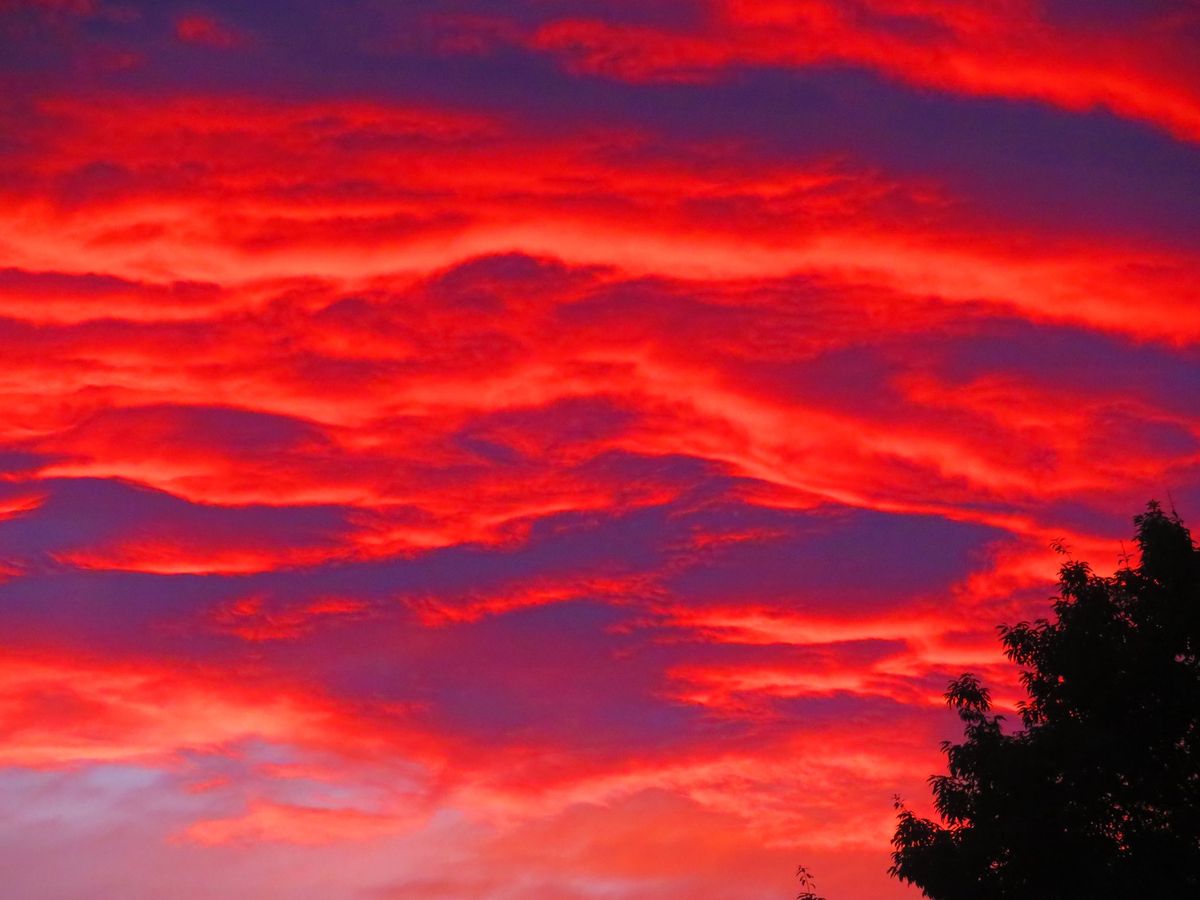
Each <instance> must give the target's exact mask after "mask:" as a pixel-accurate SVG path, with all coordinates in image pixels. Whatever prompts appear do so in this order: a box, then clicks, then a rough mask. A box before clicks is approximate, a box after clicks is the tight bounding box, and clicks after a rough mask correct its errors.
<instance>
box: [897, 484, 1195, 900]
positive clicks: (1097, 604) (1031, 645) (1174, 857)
mask: <svg viewBox="0 0 1200 900" xmlns="http://www.w3.org/2000/svg"><path fill="white" fill-rule="evenodd" d="M1134 523H1135V525H1136V531H1137V537H1136V541H1137V546H1138V549H1139V551H1140V553H1139V556H1140V560H1139V562H1138V564H1137V565H1136V566H1131V564H1130V561H1129V560H1125V561H1124V562H1123V563H1122V565H1121V568H1120V569H1118V571H1117V572H1116V573H1115V574H1114V575H1113V576H1112V577H1109V578H1102V577H1100V576H1097V575H1095V574H1094V573H1093V572H1092V571H1091V569H1090V568H1089V567H1088V565H1087V564H1086V563H1083V562H1067V563H1066V564H1065V565H1063V567H1062V569H1061V572H1060V576H1059V587H1060V591H1059V593H1060V596H1059V597H1058V599H1056V601H1055V603H1054V619H1053V621H1048V620H1045V619H1039V620H1037V621H1035V622H1033V623H1032V624H1031V623H1028V622H1022V623H1020V624H1018V625H1015V626H1012V627H1001V629H1000V634H1001V641H1002V642H1003V644H1004V648H1005V653H1006V654H1007V655H1008V657H1009V658H1010V659H1012V660H1013V661H1014V662H1016V663H1017V664H1018V665H1020V666H1021V668H1022V676H1021V680H1022V683H1023V684H1024V687H1025V689H1026V691H1027V692H1028V695H1029V699H1028V701H1027V702H1024V703H1022V704H1020V706H1019V709H1020V717H1021V725H1022V727H1021V729H1020V730H1016V731H1012V732H1006V731H1005V730H1004V729H1003V728H1002V725H1001V721H1002V718H1003V717H1001V716H997V715H993V714H991V712H990V697H989V693H988V690H987V688H986V687H984V686H983V685H982V684H980V682H979V681H978V679H976V678H975V677H974V676H972V675H969V674H968V675H963V676H962V677H961V678H959V679H958V680H957V681H954V682H952V683H951V685H950V687H949V689H948V690H947V692H946V701H947V703H948V705H949V706H951V707H952V708H953V709H955V710H957V711H958V715H959V717H960V718H961V719H962V722H963V731H964V738H963V741H962V743H958V744H954V743H950V742H946V743H944V744H943V746H942V749H943V750H944V751H945V753H946V757H947V774H945V775H936V776H934V777H933V778H931V779H930V783H931V785H932V789H933V800H934V806H935V808H936V810H937V813H938V816H939V818H940V820H941V821H940V822H935V821H932V820H929V819H923V818H918V817H917V816H916V815H914V814H913V813H912V812H911V811H909V810H908V809H906V808H905V807H904V806H903V804H901V803H900V802H899V801H897V809H898V811H899V822H898V824H897V827H896V833H895V836H894V837H893V839H892V843H893V847H894V852H893V854H892V860H893V865H892V867H891V869H890V872H891V874H892V875H893V876H895V877H898V878H900V879H902V880H903V881H907V882H910V883H912V884H914V885H916V886H917V887H919V888H921V890H922V891H923V892H924V893H925V895H926V896H928V897H930V898H932V900H1009V898H1022V900H1026V898H1036V900H1067V898H1071V900H1077V898H1131V900H1132V898H1141V897H1154V898H1160V897H1161V898H1176V897H1200V766H1198V761H1200V662H1198V659H1197V653H1198V650H1200V552H1198V551H1197V550H1196V548H1195V547H1194V545H1193V543H1192V538H1191V535H1190V533H1189V532H1188V530H1187V528H1185V527H1184V525H1183V523H1182V522H1181V521H1180V520H1179V518H1178V516H1177V515H1175V514H1173V513H1172V514H1171V515H1167V514H1165V513H1164V512H1163V511H1162V509H1161V508H1160V507H1159V505H1158V504H1157V503H1151V504H1149V506H1148V507H1147V510H1146V512H1145V513H1143V514H1142V515H1139V516H1137V517H1135V519H1134Z"/></svg>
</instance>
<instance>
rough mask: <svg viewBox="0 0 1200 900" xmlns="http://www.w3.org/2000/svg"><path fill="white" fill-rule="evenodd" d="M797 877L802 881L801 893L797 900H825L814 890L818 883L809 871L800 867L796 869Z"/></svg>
mask: <svg viewBox="0 0 1200 900" xmlns="http://www.w3.org/2000/svg"><path fill="white" fill-rule="evenodd" d="M796 877H797V878H799V879H800V893H799V894H797V895H796V900H825V898H824V897H818V896H817V894H816V891H815V890H814V889H815V888H816V883H815V882H814V881H813V877H812V873H811V872H809V871H808V869H806V868H804V866H800V867H799V868H798V869H796Z"/></svg>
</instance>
